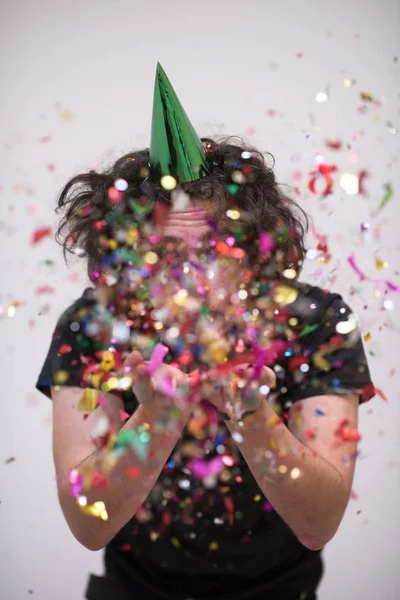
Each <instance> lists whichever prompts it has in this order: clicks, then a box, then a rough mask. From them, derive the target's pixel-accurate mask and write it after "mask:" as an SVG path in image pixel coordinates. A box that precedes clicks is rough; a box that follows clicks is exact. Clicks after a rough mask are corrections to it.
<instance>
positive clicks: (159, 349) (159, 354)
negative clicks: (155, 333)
mask: <svg viewBox="0 0 400 600" xmlns="http://www.w3.org/2000/svg"><path fill="white" fill-rule="evenodd" d="M167 354H168V348H167V346H164V344H157V346H156V347H155V348H154V350H153V354H152V355H151V358H150V360H149V362H148V364H147V371H148V373H149V374H150V376H152V375H153V374H154V373H155V371H157V369H159V368H160V366H161V365H162V362H163V360H164V358H165V357H166V355H167Z"/></svg>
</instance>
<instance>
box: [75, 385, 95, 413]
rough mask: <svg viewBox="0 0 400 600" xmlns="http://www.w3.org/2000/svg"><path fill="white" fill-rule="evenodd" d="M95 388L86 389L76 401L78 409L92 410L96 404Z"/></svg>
mask: <svg viewBox="0 0 400 600" xmlns="http://www.w3.org/2000/svg"><path fill="white" fill-rule="evenodd" d="M97 394H98V392H97V390H93V389H89V388H88V389H86V390H85V391H84V392H83V395H82V397H81V399H80V400H79V403H78V410H81V411H83V412H92V411H93V410H94V409H95V408H96V406H97Z"/></svg>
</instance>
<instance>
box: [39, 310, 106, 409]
mask: <svg viewBox="0 0 400 600" xmlns="http://www.w3.org/2000/svg"><path fill="white" fill-rule="evenodd" d="M88 307H89V305H88V303H87V302H84V301H82V299H81V300H78V301H77V302H76V303H75V304H73V305H72V306H71V307H70V308H69V309H67V310H66V311H65V312H64V313H63V315H62V316H61V317H60V319H59V321H58V323H57V325H56V328H55V330H54V333H53V336H52V340H51V343H50V348H49V350H48V353H47V356H46V358H45V361H44V364H43V367H42V369H41V371H40V374H39V377H38V379H37V382H36V389H38V390H39V391H40V392H43V393H44V394H45V395H46V396H48V397H49V398H50V397H51V394H50V388H51V387H52V386H57V385H66V386H73V387H84V384H83V380H82V374H83V371H84V369H85V366H87V364H88V361H90V360H94V356H95V348H94V344H93V342H92V340H91V339H90V338H89V337H87V336H86V335H85V333H84V331H83V328H82V323H83V321H84V315H85V311H87V310H88Z"/></svg>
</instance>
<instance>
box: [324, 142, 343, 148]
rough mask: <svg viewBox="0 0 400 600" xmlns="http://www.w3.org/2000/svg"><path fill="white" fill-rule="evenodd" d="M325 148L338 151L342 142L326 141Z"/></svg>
mask: <svg viewBox="0 0 400 600" xmlns="http://www.w3.org/2000/svg"><path fill="white" fill-rule="evenodd" d="M325 146H326V147H327V148H329V150H340V149H341V147H342V142H341V141H340V140H335V141H333V140H326V141H325Z"/></svg>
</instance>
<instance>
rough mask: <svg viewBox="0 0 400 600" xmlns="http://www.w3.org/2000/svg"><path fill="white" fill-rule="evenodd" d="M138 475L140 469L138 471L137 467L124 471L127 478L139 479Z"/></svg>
mask: <svg viewBox="0 0 400 600" xmlns="http://www.w3.org/2000/svg"><path fill="white" fill-rule="evenodd" d="M140 473H141V469H139V467H128V469H127V470H126V474H127V475H128V477H139V475H140Z"/></svg>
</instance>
